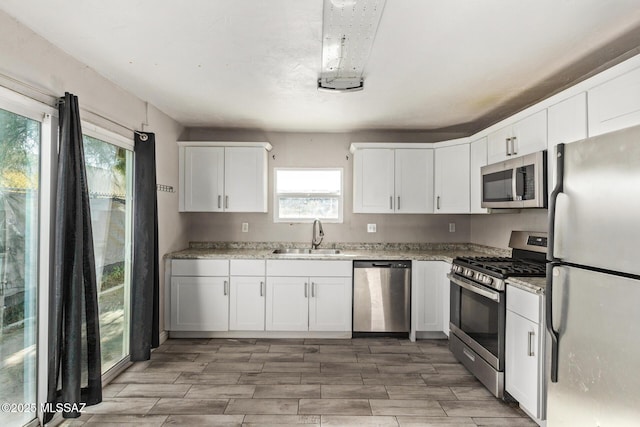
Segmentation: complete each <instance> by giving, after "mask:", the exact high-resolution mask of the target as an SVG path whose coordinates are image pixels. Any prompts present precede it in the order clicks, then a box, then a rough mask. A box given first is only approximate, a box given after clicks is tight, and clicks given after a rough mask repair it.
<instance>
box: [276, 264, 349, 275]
mask: <svg viewBox="0 0 640 427" xmlns="http://www.w3.org/2000/svg"><path fill="white" fill-rule="evenodd" d="M352 271H353V263H352V262H351V261H307V260H291V261H283V260H267V275H268V276H320V277H351V275H352Z"/></svg>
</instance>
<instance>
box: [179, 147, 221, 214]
mask: <svg viewBox="0 0 640 427" xmlns="http://www.w3.org/2000/svg"><path fill="white" fill-rule="evenodd" d="M183 164H184V169H183V174H182V176H184V189H183V188H181V189H180V190H181V194H180V196H181V197H180V200H181V201H183V203H184V208H183V209H180V210H182V211H192V212H222V202H223V200H222V197H223V195H224V148H222V147H185V150H184V162H183Z"/></svg>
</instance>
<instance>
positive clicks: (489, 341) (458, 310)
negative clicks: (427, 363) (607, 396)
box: [447, 231, 547, 398]
mask: <svg viewBox="0 0 640 427" xmlns="http://www.w3.org/2000/svg"><path fill="white" fill-rule="evenodd" d="M509 247H510V248H512V249H513V250H512V256H511V257H458V258H456V259H454V260H453V265H452V266H451V272H450V273H449V274H448V275H447V277H448V278H449V280H450V281H451V285H450V286H451V322H450V323H449V327H450V330H451V333H450V334H449V348H450V349H451V351H452V352H453V354H454V355H455V356H456V358H457V359H458V360H459V361H460V362H461V363H462V364H463V365H465V366H466V367H467V369H469V370H470V371H471V372H472V373H473V374H474V375H475V376H476V378H478V379H479V380H480V381H481V382H482V383H483V384H484V385H485V386H486V387H487V388H488V389H489V390H490V391H491V392H492V393H493V394H494V396H496V397H500V398H502V397H503V396H504V336H505V334H504V331H505V316H506V292H505V280H506V279H507V278H508V277H544V276H545V269H546V264H545V257H546V252H547V234H546V233H539V232H527V231H513V232H512V233H511V239H510V241H509Z"/></svg>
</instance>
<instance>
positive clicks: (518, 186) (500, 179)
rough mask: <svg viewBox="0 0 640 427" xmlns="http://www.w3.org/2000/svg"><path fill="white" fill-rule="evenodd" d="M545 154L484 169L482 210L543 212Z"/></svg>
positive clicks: (545, 169) (537, 154) (524, 157)
mask: <svg viewBox="0 0 640 427" xmlns="http://www.w3.org/2000/svg"><path fill="white" fill-rule="evenodd" d="M546 164H547V152H546V151H539V152H537V153H533V154H527V155H526V156H520V157H515V158H512V159H509V160H505V161H503V162H500V163H494V164H492V165H488V166H483V167H482V168H481V175H482V203H481V205H482V207H483V208H503V209H504V208H515V209H520V208H546V207H547V168H546Z"/></svg>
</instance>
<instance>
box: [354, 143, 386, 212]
mask: <svg viewBox="0 0 640 427" xmlns="http://www.w3.org/2000/svg"><path fill="white" fill-rule="evenodd" d="M394 171H395V161H394V150H391V149H386V148H371V149H369V148H367V149H363V150H357V151H356V152H355V153H354V154H353V212H354V213H392V212H394V209H393V206H394V203H393V199H394V196H395V188H394V173H395V172H394Z"/></svg>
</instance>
